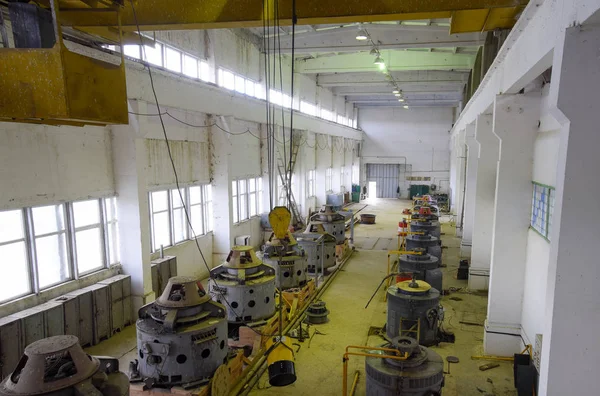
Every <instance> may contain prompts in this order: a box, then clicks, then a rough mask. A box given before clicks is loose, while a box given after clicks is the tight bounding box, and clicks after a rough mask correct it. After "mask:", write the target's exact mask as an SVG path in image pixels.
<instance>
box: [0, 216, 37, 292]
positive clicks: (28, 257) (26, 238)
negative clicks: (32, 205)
mask: <svg viewBox="0 0 600 396" xmlns="http://www.w3.org/2000/svg"><path fill="white" fill-rule="evenodd" d="M13 210H14V211H19V212H20V218H21V226H22V228H23V236H22V237H21V238H18V239H11V240H8V241H4V242H0V247H1V246H7V245H12V244H15V243H23V244H24V245H25V265H26V267H27V280H28V284H29V287H28V290H27V291H26V292H24V293H22V294H17V295H14V296H11V297H9V298H7V299H6V300H2V301H0V304H4V303H7V302H9V301H11V300H15V299H18V298H21V297H24V296H27V295H30V294H34V293H37V292H38V290H37V282H36V280H35V277H36V275H34V271H33V266H34V260H33V257H32V249H31V234H30V231H31V228H30V227H29V216H28V213H27V210H26V208H21V209H9V210H5V211H3V212H12V211H13Z"/></svg>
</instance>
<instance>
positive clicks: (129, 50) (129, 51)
mask: <svg viewBox="0 0 600 396" xmlns="http://www.w3.org/2000/svg"><path fill="white" fill-rule="evenodd" d="M123 54H124V55H127V56H130V57H132V58H135V59H140V58H141V57H140V46H139V45H124V46H123Z"/></svg>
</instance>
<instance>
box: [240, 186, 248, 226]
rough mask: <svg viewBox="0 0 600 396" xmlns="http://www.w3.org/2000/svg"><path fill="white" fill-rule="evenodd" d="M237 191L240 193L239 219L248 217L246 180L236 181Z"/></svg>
mask: <svg viewBox="0 0 600 396" xmlns="http://www.w3.org/2000/svg"><path fill="white" fill-rule="evenodd" d="M238 191H239V193H240V203H239V205H240V221H241V220H247V219H248V188H247V185H246V180H240V181H239V182H238Z"/></svg>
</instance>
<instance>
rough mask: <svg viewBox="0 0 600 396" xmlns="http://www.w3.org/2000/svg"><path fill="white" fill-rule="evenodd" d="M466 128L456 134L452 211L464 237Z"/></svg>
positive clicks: (457, 227) (460, 233)
mask: <svg viewBox="0 0 600 396" xmlns="http://www.w3.org/2000/svg"><path fill="white" fill-rule="evenodd" d="M465 140H466V130H465V129H463V130H462V131H459V132H458V134H457V135H456V140H455V147H454V165H455V168H456V176H455V183H454V184H453V186H454V187H453V190H452V203H451V204H452V212H453V213H456V236H457V237H462V231H463V230H462V228H463V227H462V225H463V222H464V218H463V210H464V205H463V203H464V201H463V200H464V198H465V188H466V173H467V144H466V141H465Z"/></svg>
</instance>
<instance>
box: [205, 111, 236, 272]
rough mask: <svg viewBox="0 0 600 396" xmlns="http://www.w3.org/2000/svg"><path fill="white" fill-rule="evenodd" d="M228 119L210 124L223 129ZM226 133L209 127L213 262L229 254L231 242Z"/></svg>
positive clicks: (230, 191) (215, 119) (221, 119)
mask: <svg viewBox="0 0 600 396" xmlns="http://www.w3.org/2000/svg"><path fill="white" fill-rule="evenodd" d="M228 119H230V117H214V118H212V119H211V120H210V122H211V123H213V122H216V123H219V125H220V126H221V127H222V128H224V129H225V130H230V128H229V125H228V124H229V123H228ZM230 136H231V135H229V134H227V133H222V132H221V131H220V130H218V129H217V128H211V130H210V134H209V139H210V141H209V143H210V150H211V158H212V186H213V213H214V222H215V223H214V224H215V227H214V228H215V230H214V237H213V263H215V264H217V265H218V264H220V263H221V262H222V261H223V260H224V259H225V258H226V257H227V255H228V254H229V250H230V248H231V246H232V243H233V241H232V240H231V239H232V238H231V227H232V225H233V217H232V213H233V212H232V203H231V193H232V190H231V181H232V180H231V177H230V175H231V172H230V170H231V142H230V140H229V139H230Z"/></svg>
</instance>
